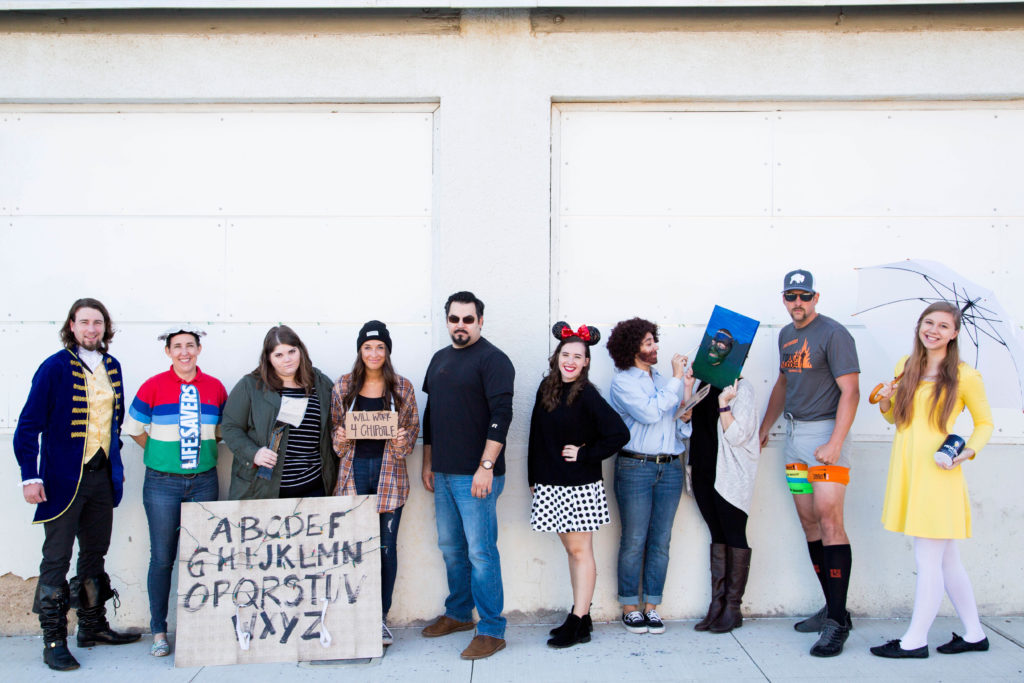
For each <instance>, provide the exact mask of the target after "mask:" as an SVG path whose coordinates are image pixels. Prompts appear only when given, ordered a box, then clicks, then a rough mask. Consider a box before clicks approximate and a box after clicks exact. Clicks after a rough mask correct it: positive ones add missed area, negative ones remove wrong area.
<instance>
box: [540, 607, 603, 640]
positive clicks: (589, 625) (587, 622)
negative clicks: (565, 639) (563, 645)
mask: <svg viewBox="0 0 1024 683" xmlns="http://www.w3.org/2000/svg"><path fill="white" fill-rule="evenodd" d="M569 616H572V612H569ZM580 619H582V620H583V625H584V626H585V627H586V629H587V633H593V632H594V621H593V620H592V619H591V618H590V612H587V613H586V614H584V615H583V616H582V617H580ZM567 628H569V617H566V618H565V621H563V622H562V625H561V626H556V627H554V628H553V629H551V630H550V631H548V634H549V635H552V636H557V635H558V634H559V633H561V632H562V631H564V630H565V629H567Z"/></svg>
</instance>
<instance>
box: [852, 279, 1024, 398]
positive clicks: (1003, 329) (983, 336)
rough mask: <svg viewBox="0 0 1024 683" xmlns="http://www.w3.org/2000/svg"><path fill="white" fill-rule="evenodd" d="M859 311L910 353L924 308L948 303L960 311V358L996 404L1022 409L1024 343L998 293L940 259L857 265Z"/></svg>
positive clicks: (887, 340) (890, 345)
mask: <svg viewBox="0 0 1024 683" xmlns="http://www.w3.org/2000/svg"><path fill="white" fill-rule="evenodd" d="M857 276H858V289H857V312H856V313H854V315H855V316H857V317H859V318H861V319H863V320H864V322H865V323H866V325H867V327H868V328H869V329H870V330H872V332H873V333H875V335H876V336H878V337H880V338H881V339H882V341H883V346H884V347H885V348H886V349H890V350H892V351H893V360H894V361H895V359H896V358H898V357H900V356H901V355H904V354H906V353H909V352H910V349H911V343H912V340H913V337H912V335H913V334H914V333H915V331H914V325H915V324H916V323H917V318H918V316H920V315H921V311H923V310H924V309H925V307H926V306H928V305H929V304H933V303H935V302H937V301H948V302H949V303H951V304H953V305H955V306H957V307H958V308H959V309H960V311H961V318H962V320H961V326H960V336H959V342H960V360H962V361H964V362H966V363H970V364H971V365H973V366H974V367H975V368H977V369H978V370H979V371H980V372H981V375H982V377H983V378H984V380H985V391H986V394H988V399H989V402H990V403H991V404H992V405H993V406H995V407H1004V408H1006V407H1013V408H1014V409H1017V410H1022V409H1024V347H1022V345H1021V342H1020V339H1019V338H1018V336H1017V326H1016V324H1014V322H1013V321H1012V320H1011V319H1010V316H1009V315H1007V313H1006V310H1005V309H1004V308H1003V307H1002V305H1001V304H1000V303H999V301H998V300H996V297H995V295H994V294H993V293H992V292H991V291H990V290H988V289H985V288H984V287H981V286H980V285H977V284H975V283H973V282H971V281H970V280H968V279H967V278H965V277H963V276H962V275H960V274H958V273H956V272H955V271H953V270H952V269H950V268H949V267H947V266H945V265H943V264H941V263H938V262H936V261H925V260H917V259H908V260H906V261H899V262H897V263H887V264H884V265H880V266H869V267H865V268H857Z"/></svg>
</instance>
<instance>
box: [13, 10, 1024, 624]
mask: <svg viewBox="0 0 1024 683" xmlns="http://www.w3.org/2000/svg"><path fill="white" fill-rule="evenodd" d="M1022 17H1024V15H1022V14H1021V12H1020V11H1019V10H1014V9H1013V8H1010V9H1006V10H1001V11H998V12H996V11H992V10H978V11H972V10H969V9H964V10H959V9H956V10H949V11H943V12H935V11H933V10H929V9H923V10H902V11H901V12H900V13H892V12H889V13H887V12H885V11H879V10H863V11H862V12H850V11H847V12H845V13H844V12H842V11H834V12H824V11H816V10H810V11H802V12H797V11H779V12H756V11H751V12H745V11H736V12H671V11H669V12H641V11H636V12H624V13H623V12H615V11H612V12H587V11H577V12H562V13H553V12H538V13H533V14H531V13H530V12H528V11H525V10H515V11H502V10H486V11H483V10H482V11H466V12H462V13H461V14H457V13H440V14H438V13H400V12H395V13H386V12H385V13H374V12H364V13H350V14H347V13H312V14H299V15H289V14H280V13H250V14H246V15H236V14H223V13H222V14H209V15H207V14H180V13H154V14H145V13H142V14H121V13H100V14H93V15H11V16H0V64H2V65H3V67H2V69H0V102H6V103H8V104H6V105H4V106H3V109H4V110H5V111H10V112H16V111H18V110H19V109H21V108H24V109H28V110H38V109H39V108H40V106H42V105H48V106H50V105H53V106H57V107H59V106H61V105H62V104H64V103H69V104H80V103H96V102H107V103H110V102H113V103H118V102H122V103H143V104H147V103H151V104H157V105H162V106H166V107H169V108H172V109H173V107H174V106H175V104H176V103H177V104H187V103H196V102H209V103H240V102H257V103H285V104H287V103H308V102H411V101H413V102H415V101H427V102H439V103H440V106H439V108H438V110H437V112H436V114H435V116H436V133H435V150H436V151H435V159H434V181H433V182H434V189H433V192H434V207H433V212H432V215H433V219H434V231H433V240H434V244H433V256H432V258H433V271H432V284H431V300H432V301H433V302H434V304H433V305H434V308H433V310H431V311H430V314H431V316H432V320H433V321H434V325H433V333H432V334H433V346H434V347H438V346H440V345H442V344H443V343H445V332H444V328H443V325H442V324H441V317H440V315H439V309H440V303H441V302H442V301H443V299H444V297H445V296H446V295H447V294H448V293H449V292H451V291H454V290H456V289H463V288H470V289H473V290H475V291H476V292H477V293H478V294H479V295H480V296H481V297H482V298H483V299H484V300H485V301H486V302H487V316H486V327H485V334H486V335H487V336H488V337H489V338H490V339H491V340H493V341H494V342H496V343H497V344H498V345H499V346H501V347H502V348H504V349H505V350H506V351H507V352H508V353H509V355H510V357H511V358H512V361H513V362H514V363H515V365H516V367H517V369H518V377H517V397H516V404H515V407H516V415H517V417H516V420H515V422H514V424H513V427H512V430H511V432H510V435H509V444H510V446H509V471H510V475H509V481H508V485H507V487H506V489H505V494H504V495H503V496H502V499H501V502H500V514H501V518H502V527H501V531H500V534H501V541H500V547H501V551H502V556H503V568H504V571H505V576H506V608H507V610H508V611H509V612H510V614H511V616H512V617H513V618H537V617H544V616H547V615H549V614H550V613H553V612H560V611H562V610H564V608H565V607H566V606H567V605H568V604H569V603H570V593H569V584H568V577H567V572H566V568H565V558H564V552H563V551H562V549H561V546H560V544H559V542H558V540H557V538H556V537H554V536H553V535H540V534H536V533H534V532H532V531H530V530H529V526H528V518H529V492H528V489H527V487H526V483H525V475H524V470H525V443H526V433H527V428H528V424H527V417H528V415H529V411H530V408H531V404H532V397H533V393H534V389H535V387H536V383H537V381H538V379H539V378H540V375H541V373H542V371H543V369H544V365H545V357H546V355H547V353H548V349H549V342H548V334H547V332H546V330H547V328H548V327H549V325H550V322H551V319H550V315H551V311H552V310H553V309H552V297H551V290H550V283H551V280H552V276H551V269H550V262H549V261H550V253H551V249H550V243H551V225H550V220H551V218H550V217H551V153H552V150H551V145H552V111H553V108H552V102H553V101H554V102H567V101H582V102H609V103H615V102H638V103H644V102H659V101H665V102H674V103H687V102H689V103H699V104H700V105H701V106H707V104H708V103H711V104H712V105H714V106H721V107H724V108H728V107H729V104H730V103H734V102H737V101H742V102H750V101H760V102H768V103H772V102H778V103H782V104H786V103H793V102H814V103H818V104H816V105H815V106H822V107H829V106H832V107H837V108H846V109H850V108H852V109H856V108H857V107H858V106H860V104H859V103H861V102H865V101H878V100H894V101H897V100H900V101H901V100H929V101H940V102H943V101H951V102H959V101H966V102H973V101H981V102H999V103H1002V104H1003V105H1004V106H1011V107H1019V106H1022V105H1021V102H1020V100H1021V98H1024V72H1022V71H1021V70H1020V69H1019V65H1020V64H1021V63H1022V59H1024V21H1022ZM839 134H841V131H837V135H839ZM0 154H2V152H0ZM953 237H954V235H953V234H952V233H951V232H950V233H948V234H943V235H941V236H940V238H941V239H953ZM823 239H825V240H828V242H827V243H826V246H830V247H832V248H836V247H837V246H839V247H841V244H842V239H843V237H842V236H835V237H828V236H825V237H823ZM1013 256H1014V254H1013V253H1012V252H1003V253H997V254H993V260H994V263H993V266H994V268H996V269H1007V270H1008V269H1009V268H1011V267H1012V265H1014V261H1013ZM651 258H652V259H655V260H658V259H663V260H664V261H665V262H666V263H671V262H672V258H671V256H670V255H668V254H657V253H656V254H653V255H651ZM743 258H745V259H749V260H751V261H757V260H758V259H759V255H758V254H757V253H747V254H744V256H743ZM679 260H680V262H681V259H679ZM881 260H884V259H880V261H881ZM954 260H955V259H954ZM852 265H854V264H848V266H852ZM848 266H847V267H848ZM44 267H45V266H44ZM787 267H788V264H779V266H778V268H777V270H779V271H780V272H781V271H784V270H785V269H786V268H787ZM836 272H838V271H837V270H836V269H833V270H831V271H826V272H823V273H821V277H825V278H829V277H832V276H834V275H835V273H836ZM587 276H589V277H603V276H604V274H602V273H589V274H587ZM16 284H17V283H12V282H5V283H4V286H3V288H2V289H3V293H2V296H5V297H6V296H15V295H16V292H15V291H14V289H13V288H14V287H16ZM53 286H54V287H59V288H61V291H62V292H64V293H65V294H64V296H63V298H64V299H67V300H68V301H70V300H72V299H73V298H75V297H76V296H79V295H81V294H82V292H80V290H79V286H78V284H77V283H76V282H67V281H63V280H59V279H57V278H56V277H55V279H54V284H53ZM768 286H769V287H770V288H774V287H775V284H774V282H772V283H770V284H769V285H768ZM1013 294H1014V295H1015V296H1019V294H1018V293H1016V292H1014V293H1013ZM652 296H653V297H655V298H657V297H658V296H663V295H657V294H652ZM664 296H667V295H664ZM711 303H712V302H711V301H710V300H709V301H708V304H709V306H710V304H711ZM325 305H326V302H325ZM776 305H777V298H776V297H774V296H772V297H770V299H766V302H765V304H764V307H763V309H761V310H759V311H751V313H753V314H755V315H762V314H763V315H765V316H773V317H777V313H778V312H777V311H776V310H775V309H774V308H772V307H774V306H776ZM3 310H6V309H3ZM642 310H643V308H642V307H639V306H638V312H642ZM823 310H824V306H823ZM61 313H62V311H59V310H58V311H54V312H46V313H45V314H41V315H43V316H44V317H45V316H52V317H54V318H58V317H59V316H60V314H61ZM130 340H131V334H130V331H126V333H125V334H124V335H123V337H122V339H121V340H120V341H119V343H124V344H126V345H127V344H129V343H132V342H130ZM348 343H349V342H348V340H347V338H346V339H345V340H344V342H343V347H346V348H347V346H348ZM113 350H114V352H115V353H117V352H118V346H117V345H115V346H114V349H113ZM44 355H45V352H44V350H41V349H36V348H31V349H29V348H26V349H23V350H20V351H19V352H18V353H17V355H16V357H15V358H14V359H9V360H8V362H19V363H24V364H28V365H34V364H36V363H37V362H38V361H39V360H40V359H41V358H42V357H43V356H44ZM325 361H326V362H324V363H322V365H323V366H324V368H325V370H328V371H330V372H332V373H338V372H340V371H341V370H343V369H344V368H345V367H346V366H347V365H348V364H349V363H350V361H351V357H350V356H349V355H348V352H347V351H346V352H345V353H344V354H340V355H338V356H337V357H332V358H329V359H325ZM596 362H600V363H603V364H605V365H607V364H608V361H607V358H606V357H603V358H601V359H600V360H599V361H596ZM208 369H209V371H210V372H213V373H216V370H217V369H216V368H215V367H209V368H208ZM125 370H126V373H136V372H140V371H138V370H134V369H132V368H130V367H126V368H125ZM140 379H141V378H140ZM223 379H224V381H225V383H227V384H229V385H230V384H231V383H233V382H234V380H235V379H237V378H236V377H228V376H224V377H223ZM414 380H417V381H418V380H419V378H414ZM873 381H876V380H875V379H874V378H865V380H864V383H865V384H867V383H868V382H873ZM5 390H8V391H9V388H8V387H5ZM20 400H22V399H21V398H20V397H14V396H12V397H11V402H12V403H15V404H16V403H19V402H20ZM10 439H11V436H10V432H9V431H7V432H5V433H4V434H2V435H0V455H2V457H0V479H2V480H4V481H7V482H9V483H11V486H12V489H11V490H10V493H9V495H8V496H5V497H4V498H3V500H2V501H0V512H2V514H3V516H4V518H5V519H6V520H8V522H7V526H6V529H7V530H8V533H7V548H8V550H9V552H4V553H3V558H4V559H2V560H0V573H2V572H5V571H6V572H11V574H8V576H6V577H5V578H4V579H3V580H2V581H0V595H3V597H5V598H10V599H12V600H14V604H16V605H23V606H24V610H23V611H17V612H16V613H15V614H13V615H12V616H11V619H10V621H9V622H5V623H2V624H0V630H2V631H3V632H5V633H17V632H26V631H31V630H32V629H33V620H32V618H31V616H30V615H28V613H27V612H28V605H29V600H30V593H31V582H29V583H24V582H22V579H25V578H30V577H31V576H32V574H33V572H32V570H31V567H32V566H33V565H34V563H35V562H36V561H37V555H36V554H37V550H36V549H37V548H38V547H39V546H40V542H41V529H38V528H35V527H30V526H29V525H28V521H29V519H30V510H29V509H28V506H27V505H25V504H24V502H23V501H22V500H21V497H20V495H18V492H17V491H16V490H15V489H14V485H13V482H14V481H16V479H17V472H16V469H15V468H14V467H13V457H12V456H11V455H10V453H9V451H10ZM853 447H854V457H855V462H856V463H857V472H856V474H855V481H854V485H851V487H850V490H849V493H848V502H847V514H848V520H849V521H848V531H849V533H850V536H851V538H852V542H853V547H854V565H855V568H854V574H853V582H852V585H851V592H850V594H851V598H850V607H851V609H852V610H853V612H854V613H855V614H862V615H879V616H888V615H899V614H906V613H908V612H909V609H910V605H911V601H912V593H913V581H914V574H913V560H912V556H911V553H910V551H909V542H908V541H906V540H905V539H904V538H903V537H899V536H896V535H894V534H889V533H887V532H884V531H883V530H882V529H881V526H880V524H879V522H878V519H879V515H880V510H881V494H882V491H883V489H884V482H885V471H886V462H887V454H888V444H887V443H885V442H884V441H878V440H872V439H870V438H868V437H862V438H860V439H859V440H857V441H856V442H855V443H854V445H853ZM1019 451H1020V442H1019V440H1018V439H1016V438H1009V439H1003V440H1002V441H1001V442H1000V443H999V444H997V445H993V446H992V447H990V448H989V449H988V450H986V452H985V454H984V456H985V457H984V460H983V461H981V460H979V462H978V463H977V464H976V466H975V464H974V463H972V465H971V467H970V469H969V470H968V479H969V482H970V486H971V490H972V491H973V498H974V510H975V529H976V534H975V538H974V539H973V540H972V541H970V542H967V543H965V544H964V545H963V555H964V559H965V562H966V563H967V565H968V567H969V569H970V571H971V574H972V578H973V580H974V582H975V588H976V592H977V594H978V600H979V603H980V606H981V610H982V612H983V613H987V614H1005V613H1019V612H1020V611H1021V610H1022V606H1024V588H1022V587H1021V586H1020V585H1019V583H1016V582H1011V581H1008V580H1007V579H1006V578H1005V577H1007V576H1008V575H1010V573H1009V572H1007V571H1006V570H1007V569H1008V568H1010V567H1016V566H1017V565H1018V564H1020V562H1021V560H1022V559H1024V558H1022V557H1021V550H1020V548H1021V544H1020V537H1019V531H1018V530H1017V528H1016V527H1017V525H1018V523H1019V520H1020V519H1021V515H1022V512H1024V509H1022V504H1021V503H1020V502H1019V497H1018V496H1016V495H1014V493H1013V491H1012V487H1011V486H1008V485H1007V482H1013V481H1017V480H1019V479H1020V477H1021V476H1022V475H1024V465H1021V464H1020V460H1019V458H1017V457H1015V456H1017V455H1019ZM3 454H6V455H3ZM126 458H127V460H128V461H129V463H130V465H129V469H128V477H129V480H128V484H127V494H126V497H125V501H124V503H123V504H122V506H121V507H120V508H119V509H118V511H117V513H116V516H115V543H114V546H113V548H112V550H111V553H110V556H109V561H110V565H109V566H110V571H111V574H113V575H114V576H115V580H116V582H117V583H118V584H119V586H120V587H121V590H122V597H123V601H124V607H123V608H122V610H121V611H120V612H119V614H118V617H117V620H116V621H117V623H118V624H119V625H121V626H134V627H140V628H141V627H144V626H145V624H146V623H147V622H148V610H147V603H146V597H145V574H146V563H147V559H148V548H147V545H148V544H147V540H146V538H147V537H146V527H145V519H144V516H143V515H142V506H141V479H142V467H141V464H140V462H139V461H140V457H139V452H138V450H137V449H135V448H134V446H133V445H129V447H128V448H127V450H126ZM762 459H763V464H762V468H761V471H760V473H759V476H758V483H757V492H756V495H755V504H754V509H753V511H752V515H751V523H750V528H749V532H750V538H751V545H752V546H753V547H754V549H755V551H754V564H753V568H752V578H751V584H750V590H749V593H748V600H747V609H748V611H749V612H750V613H751V614H766V615H782V614H800V613H807V612H811V611H813V610H814V609H816V608H817V607H818V606H819V603H820V595H819V591H818V589H817V587H816V585H815V580H814V578H813V576H812V574H811V571H810V568H809V566H808V562H807V560H806V552H805V550H804V545H803V542H802V537H801V534H800V531H799V527H798V524H797V522H796V517H795V514H794V513H793V510H792V504H791V503H790V501H789V496H788V493H787V492H786V489H785V484H784V481H783V477H782V474H781V464H782V463H781V454H780V450H779V448H778V443H773V444H772V446H771V447H769V448H768V449H767V450H766V451H765V452H764V454H763V457H762ZM224 460H226V458H225V459H224ZM225 464H226V462H225V463H222V467H223V466H224V465H225ZM412 466H413V470H414V472H415V471H417V470H418V454H417V455H415V456H414V457H413V458H412ZM606 481H607V483H608V484H609V485H610V481H611V480H610V475H609V477H608V478H607V479H606ZM613 507H614V506H613ZM613 514H614V513H613ZM435 538H436V535H435V532H434V529H433V513H432V503H431V501H430V499H429V497H428V496H427V495H425V493H424V491H423V489H422V488H421V487H419V486H415V485H414V488H413V494H412V497H411V499H410V501H409V504H408V508H407V511H406V514H405V516H404V518H403V526H402V532H401V537H400V558H401V559H400V574H399V582H398V587H397V589H396V595H395V607H394V609H393V612H392V616H393V620H394V621H395V622H396V623H407V622H413V621H417V620H423V619H428V618H432V617H433V616H434V615H435V614H437V613H438V612H439V611H440V610H441V605H442V600H443V597H444V594H445V586H444V575H443V568H442V563H441V558H440V555H439V553H438V551H437V550H436V547H435ZM595 539H596V552H597V556H598V565H599V569H598V571H599V578H598V586H597V595H596V596H595V603H594V615H595V618H610V617H612V616H613V615H614V614H615V613H616V612H617V607H616V605H615V599H614V596H615V552H616V547H617V526H616V525H615V524H613V525H612V526H611V527H609V528H607V529H605V530H603V531H601V532H599V533H598V534H596V537H595ZM706 543H707V537H706V532H705V531H704V528H703V523H702V522H701V520H700V518H699V515H698V513H697V510H696V507H695V505H694V504H693V502H692V500H690V499H685V500H684V502H683V505H682V506H681V508H680V511H679V515H678V517H677V520H676V528H675V536H674V544H673V552H672V557H673V560H672V563H671V565H670V574H669V580H668V585H667V586H666V599H665V603H664V607H663V614H664V615H665V616H666V617H692V616H697V615H698V614H699V613H701V611H702V610H703V609H704V607H705V606H706V602H705V601H706V587H705V583H706V578H705V576H706V559H705V558H706V552H707V550H706V547H707V546H706Z"/></svg>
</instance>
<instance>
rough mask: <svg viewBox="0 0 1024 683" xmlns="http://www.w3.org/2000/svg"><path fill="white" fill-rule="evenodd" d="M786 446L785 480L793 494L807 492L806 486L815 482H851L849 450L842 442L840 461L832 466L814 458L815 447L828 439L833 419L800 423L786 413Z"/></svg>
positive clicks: (784, 454)
mask: <svg viewBox="0 0 1024 683" xmlns="http://www.w3.org/2000/svg"><path fill="white" fill-rule="evenodd" d="M785 417H786V445H785V446H784V448H783V451H782V455H783V459H784V461H785V463H786V479H787V481H788V482H789V488H790V491H791V492H792V493H794V494H798V493H810V492H811V491H810V488H809V485H810V483H812V482H815V481H835V482H837V483H840V484H847V483H849V481H850V453H849V449H848V447H847V445H846V442H845V441H844V442H843V445H842V447H841V448H840V450H839V460H838V461H836V463H835V464H833V465H823V464H822V463H820V462H818V461H817V460H815V458H814V449H816V448H817V447H818V446H821V445H823V444H825V443H827V442H828V440H829V438H830V437H831V436H832V430H833V428H835V426H836V421H835V420H816V421H814V422H802V421H800V420H794V419H793V418H792V417H791V416H790V415H788V414H787V415H786V416H785Z"/></svg>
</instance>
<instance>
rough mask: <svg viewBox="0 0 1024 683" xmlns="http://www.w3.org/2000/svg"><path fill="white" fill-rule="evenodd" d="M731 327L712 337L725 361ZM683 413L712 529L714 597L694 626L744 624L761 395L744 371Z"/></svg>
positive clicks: (712, 357)
mask: <svg viewBox="0 0 1024 683" xmlns="http://www.w3.org/2000/svg"><path fill="white" fill-rule="evenodd" d="M733 343H734V339H733V336H732V334H731V333H730V332H729V331H728V330H726V329H719V330H717V331H716V332H715V334H714V335H713V336H712V338H711V344H710V345H708V347H707V351H706V352H705V358H704V360H706V361H707V362H708V364H710V365H711V366H719V365H721V363H722V361H724V360H725V358H726V356H728V355H729V353H730V352H731V351H732V348H733ZM695 384H696V379H695V378H694V376H693V368H692V367H691V368H688V369H687V371H686V375H685V376H684V378H683V401H684V402H687V401H689V400H690V399H691V397H692V396H693V394H694V385H695ZM682 419H683V420H684V421H687V422H690V424H691V427H692V429H693V432H692V434H691V435H690V455H689V465H690V468H691V481H692V487H693V497H694V498H695V499H696V501H697V507H698V508H699V509H700V514H701V516H702V517H703V518H704V523H705V524H707V526H708V531H709V532H710V533H711V560H710V564H711V603H710V605H709V606H708V612H707V615H706V616H705V617H704V619H702V620H701V621H700V622H698V623H697V624H696V625H695V626H694V629H695V630H697V631H711V632H712V633H728V632H729V631H731V630H733V629H734V628H739V627H740V626H742V625H743V617H742V615H741V613H740V605H741V603H742V601H743V593H744V592H745V591H746V587H747V576H748V574H749V570H750V552H751V551H750V546H749V545H748V544H747V514H748V513H749V511H750V501H751V498H752V497H753V494H754V480H755V478H756V476H757V464H758V458H759V457H760V452H761V449H760V444H759V443H758V420H757V396H756V394H755V392H754V387H753V385H752V384H751V383H750V382H749V381H747V380H746V379H743V378H739V379H737V380H736V381H735V382H733V383H732V384H730V385H727V386H726V387H725V388H724V389H719V388H718V387H715V386H713V385H708V395H707V396H706V397H705V398H704V399H703V400H701V401H700V402H699V403H697V405H696V406H694V407H693V408H692V409H691V410H690V411H689V412H687V413H685V414H683V416H682Z"/></svg>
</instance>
